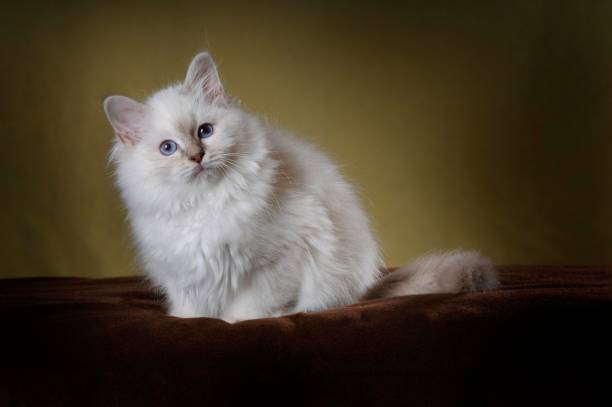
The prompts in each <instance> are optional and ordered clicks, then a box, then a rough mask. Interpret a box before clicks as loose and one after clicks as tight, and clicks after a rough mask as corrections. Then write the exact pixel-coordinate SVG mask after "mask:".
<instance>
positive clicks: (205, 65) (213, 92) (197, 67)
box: [183, 52, 227, 105]
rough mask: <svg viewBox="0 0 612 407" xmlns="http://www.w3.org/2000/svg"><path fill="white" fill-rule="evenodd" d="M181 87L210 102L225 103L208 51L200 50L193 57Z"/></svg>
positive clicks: (215, 68) (213, 63) (219, 80)
mask: <svg viewBox="0 0 612 407" xmlns="http://www.w3.org/2000/svg"><path fill="white" fill-rule="evenodd" d="M183 87H185V88H187V89H189V90H190V91H192V92H195V93H196V94H197V95H200V96H203V97H204V98H205V99H206V100H207V101H208V102H209V103H211V104H220V105H225V104H227V101H226V97H225V90H224V89H223V85H222V84H221V79H220V78H219V72H218V71H217V66H216V65H215V62H214V61H213V59H212V57H211V56H210V54H209V53H208V52H202V53H200V54H198V55H196V56H195V57H194V58H193V60H192V61H191V64H189V69H188V70H187V76H186V77H185V82H184V83H183Z"/></svg>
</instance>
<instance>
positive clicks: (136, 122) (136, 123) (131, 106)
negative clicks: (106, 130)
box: [104, 96, 148, 145]
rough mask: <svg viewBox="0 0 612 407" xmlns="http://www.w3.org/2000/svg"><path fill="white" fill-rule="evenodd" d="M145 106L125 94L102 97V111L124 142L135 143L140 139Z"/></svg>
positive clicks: (145, 111) (145, 110)
mask: <svg viewBox="0 0 612 407" xmlns="http://www.w3.org/2000/svg"><path fill="white" fill-rule="evenodd" d="M147 109H148V108H147V106H145V105H143V104H142V103H138V102H136V101H134V100H132V99H130V98H127V97H125V96H109V97H107V98H106V99H104V112H105V113H106V117H107V118H108V121H109V122H110V124H111V126H113V129H114V130H115V134H116V135H117V137H119V140H121V142H122V143H124V144H132V145H133V144H136V143H138V142H139V141H140V140H141V139H142V133H143V128H144V121H145V116H146V113H147Z"/></svg>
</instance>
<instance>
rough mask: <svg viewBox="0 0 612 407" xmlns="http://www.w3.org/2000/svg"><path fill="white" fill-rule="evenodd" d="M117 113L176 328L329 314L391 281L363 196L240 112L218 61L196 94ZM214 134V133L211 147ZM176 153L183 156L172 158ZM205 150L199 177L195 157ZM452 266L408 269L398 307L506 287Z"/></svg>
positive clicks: (128, 176)
mask: <svg viewBox="0 0 612 407" xmlns="http://www.w3.org/2000/svg"><path fill="white" fill-rule="evenodd" d="M104 107H105V111H106V114H107V116H108V119H109V121H110V122H111V124H112V126H113V128H114V129H115V133H116V134H117V136H118V137H117V138H116V140H115V143H114V146H113V150H112V154H111V157H112V161H113V162H114V163H115V164H116V182H117V185H118V187H119V190H120V191H121V194H122V197H123V199H124V201H125V204H126V206H127V210H128V218H129V221H130V224H131V228H132V231H133V237H134V241H135V242H136V246H137V249H138V254H139V258H140V262H141V265H142V267H143V269H144V271H145V273H146V274H147V275H148V276H149V277H150V279H151V280H152V282H153V283H154V284H155V285H157V286H159V287H161V288H162V289H163V290H164V292H165V293H166V297H167V301H168V307H169V313H170V314H171V315H174V316H180V317H196V316H208V317H217V318H223V319H225V320H228V321H237V320H244V319H252V318H260V317H267V316H277V315H283V314H287V313H293V312H298V311H313V310H320V309H325V308H330V307H336V306H341V305H345V304H350V303H354V302H356V301H357V300H359V299H360V298H362V297H363V296H364V294H366V292H367V291H368V289H369V288H370V287H372V286H373V285H374V283H375V282H376V281H377V280H378V279H379V277H380V274H379V270H380V268H381V266H382V261H381V260H380V257H379V250H378V245H377V242H376V240H375V238H374V236H373V233H372V231H371V227H370V224H369V221H368V218H367V216H366V214H365V212H364V210H363V208H362V206H361V204H360V202H359V199H358V196H357V194H356V193H355V190H354V188H353V187H352V186H351V185H350V184H349V183H347V182H346V181H345V180H344V178H343V177H342V176H341V174H340V173H339V171H338V169H337V168H336V166H335V165H334V164H333V163H332V162H331V161H330V160H329V158H328V157H327V156H326V155H325V154H323V153H322V152H321V151H319V150H317V149H316V148H315V147H314V146H312V145H310V144H308V143H306V142H304V141H302V140H300V139H298V138H296V137H294V136H293V135H291V134H288V133H286V132H283V131H280V130H277V129H274V128H271V127H269V126H267V125H265V124H264V123H262V122H261V121H260V120H258V119H257V118H256V117H255V116H253V115H251V114H249V113H248V112H246V111H244V110H243V109H241V108H239V107H238V106H236V105H234V104H232V103H231V102H230V101H229V98H228V97H227V95H226V94H225V92H224V90H223V87H222V85H221V81H220V79H219V76H218V73H217V70H216V67H215V64H214V62H213V61H212V59H211V57H210V56H209V55H208V54H207V53H201V54H198V55H197V56H196V57H195V58H194V59H193V61H192V63H191V65H190V67H189V70H188V74H187V77H186V79H185V82H184V83H182V84H176V85H172V86H170V87H167V88H165V89H162V90H160V91H158V92H156V93H155V94H153V95H152V96H151V97H150V98H149V99H148V100H146V101H145V102H144V103H138V102H135V101H133V100H130V99H128V98H125V97H122V96H111V97H109V98H107V99H106V100H105V103H104ZM202 123H212V124H213V125H214V129H215V130H214V134H213V135H212V136H211V137H209V138H207V139H203V140H199V139H198V137H197V134H196V132H197V128H198V126H199V125H200V124H202ZM164 140H173V141H175V142H176V143H177V144H178V146H179V149H178V151H177V152H176V153H175V154H173V155H171V156H163V155H161V154H160V152H159V145H160V143H161V142H162V141H164ZM201 147H203V148H204V150H205V156H204V159H203V160H202V163H201V164H198V163H196V162H194V161H191V160H190V159H189V157H190V156H191V155H192V154H194V152H196V151H198V150H199V148H201ZM200 166H204V167H206V169H204V170H203V171H201V172H200V173H198V174H197V175H194V174H195V172H196V171H197V170H200V168H198V167H200ZM462 253H465V256H464V257H462ZM453 256H454V257H453V259H454V261H445V262H440V261H438V262H436V261H435V260H431V261H423V260H420V262H417V263H415V264H414V265H411V266H407V269H410V271H409V272H404V273H405V274H407V275H408V274H409V275H410V276H407V278H406V279H405V284H403V285H402V287H403V289H400V288H398V285H397V284H395V286H394V288H393V290H392V291H393V292H392V293H391V294H390V295H398V294H406V293H423V292H441V291H450V292H453V291H457V290H458V289H457V287H459V286H458V284H459V283H456V284H454V285H453V284H452V283H450V285H451V286H452V287H448V285H449V284H446V285H444V284H436V283H435V281H436V280H438V279H443V280H444V279H448V277H446V276H448V275H451V276H455V277H453V278H451V280H456V281H459V282H460V281H465V279H466V277H465V275H467V274H470V275H471V274H474V273H476V274H478V275H479V276H480V275H483V274H484V275H486V276H487V278H480V277H478V278H473V279H472V280H474V281H486V284H481V285H476V286H474V287H472V288H473V289H479V288H492V287H494V286H495V282H496V279H495V270H494V268H493V266H492V265H491V264H490V262H489V263H486V261H485V263H486V267H484V268H483V267H470V264H473V263H474V264H475V263H478V264H480V265H481V266H482V262H483V258H482V257H479V255H477V254H474V253H471V254H470V252H455V253H454V255H453ZM438 257H439V256H438ZM435 258H437V257H436V256H433V257H432V259H435ZM466 262H467V263H468V264H466ZM432 264H434V265H435V267H433V266H432ZM415 267H416V268H418V269H419V271H418V273H417V274H418V275H419V278H418V279H415V278H413V277H412V276H413V274H414V271H415V270H414V269H415ZM428 269H431V270H428ZM430 271H431V272H430ZM424 276H427V277H424ZM457 276H459V277H457ZM424 282H427V284H425V283H424ZM404 286H405V287H404ZM410 287H413V288H414V289H411V288H410ZM417 287H418V288H417Z"/></svg>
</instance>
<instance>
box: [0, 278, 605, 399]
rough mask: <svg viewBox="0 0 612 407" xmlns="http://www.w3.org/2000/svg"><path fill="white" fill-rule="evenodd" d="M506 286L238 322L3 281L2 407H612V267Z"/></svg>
mask: <svg viewBox="0 0 612 407" xmlns="http://www.w3.org/2000/svg"><path fill="white" fill-rule="evenodd" d="M501 279H502V283H503V287H502V289H500V290H496V291H491V292H485V293H472V294H460V295H422V296H408V297H399V298H394V299H388V300H374V301H369V302H364V303H360V304H356V305H353V306H350V307H345V308H341V309H334V310H329V311H325V312H317V313H308V314H296V315H291V316H287V317H282V318H272V319H263V320H253V321H245V322H241V323H237V324H233V325H232V324H228V323H225V322H223V321H220V320H214V319H208V318H196V319H179V318H173V317H169V316H166V315H165V314H164V312H163V309H162V305H161V299H160V298H159V296H158V295H156V294H155V292H154V291H152V290H151V289H150V288H149V287H147V285H146V284H145V283H144V282H143V280H142V279H140V278H115V279H101V280H90V279H71V278H39V279H20V280H2V281H0V318H1V319H0V343H1V346H0V405H75V406H91V405H97V406H112V405H150V406H160V405H169V406H182V405H216V404H217V403H220V404H222V405H234V404H246V403H249V404H251V405H257V404H259V403H267V404H270V403H273V404H276V403H281V404H284V405H362V404H370V405H373V404H376V405H396V404H410V405H413V406H421V405H459V404H465V405H474V404H485V405H531V404H533V403H536V402H539V403H542V404H543V405H550V404H552V403H561V404H563V405H567V404H574V405H599V404H607V405H612V404H610V403H612V395H611V393H612V392H611V391H610V389H609V383H610V373H609V372H610V371H611V369H612V334H611V333H610V332H611V325H612V268H610V267H550V266H548V267H536V266H531V267H505V268H502V271H501ZM213 403H214V404H213Z"/></svg>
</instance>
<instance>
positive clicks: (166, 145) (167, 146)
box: [159, 140, 177, 155]
mask: <svg viewBox="0 0 612 407" xmlns="http://www.w3.org/2000/svg"><path fill="white" fill-rule="evenodd" d="M176 149H177V146H176V143H175V142H174V141H172V140H165V141H162V143H161V144H160V145H159V152H160V153H162V155H172V154H174V153H175V152H176Z"/></svg>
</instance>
